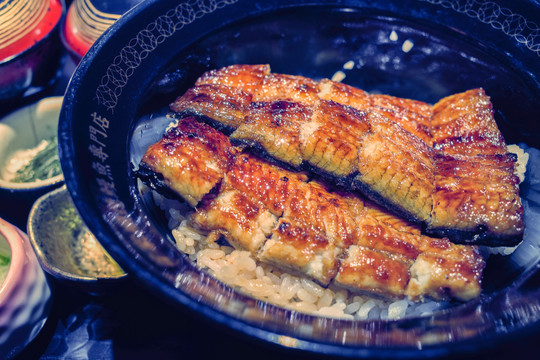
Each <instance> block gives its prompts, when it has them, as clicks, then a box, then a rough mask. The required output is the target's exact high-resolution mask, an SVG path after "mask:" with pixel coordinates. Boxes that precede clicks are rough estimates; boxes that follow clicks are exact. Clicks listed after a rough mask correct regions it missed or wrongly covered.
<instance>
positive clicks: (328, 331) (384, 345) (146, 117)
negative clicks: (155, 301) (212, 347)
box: [59, 0, 540, 358]
mask: <svg viewBox="0 0 540 360" xmlns="http://www.w3.org/2000/svg"><path fill="white" fill-rule="evenodd" d="M539 10H540V9H539V8H538V6H537V5H535V4H533V3H527V2H523V3H519V4H516V3H514V2H510V1H500V2H497V3H495V2H489V1H486V2H476V1H465V0H463V1H460V0H453V1H436V0H424V1H422V0H407V1H361V0H356V1H353V0H342V1H325V2H314V1H299V0H296V1H293V0H281V1H248V0H239V1H234V0H221V1H220V0H216V1H189V2H185V3H178V2H177V1H175V0H161V1H158V0H154V1H147V2H145V3H143V4H141V5H139V6H137V7H135V8H134V9H132V10H131V11H129V12H128V13H127V14H126V15H125V16H123V17H122V18H121V19H119V20H118V21H117V22H116V23H115V24H114V25H113V26H112V27H111V28H110V29H109V30H108V31H107V32H105V34H104V35H103V36H102V37H101V38H100V39H98V41H97V42H96V43H95V44H94V46H93V47H92V48H91V49H90V50H89V52H88V53H87V54H86V56H85V57H84V58H83V59H82V61H81V63H80V65H79V67H78V69H77V70H76V72H75V74H74V76H73V78H72V80H71V82H70V85H69V88H68V90H67V93H66V96H65V101H64V106H63V109H62V114H61V120H60V129H59V142H60V155H61V162H62V168H63V171H64V176H65V181H66V184H67V187H68V190H69V191H70V192H71V194H72V196H73V199H74V202H75V204H76V206H77V208H78V210H79V212H80V214H81V216H82V217H83V219H84V221H85V222H86V223H87V225H88V227H89V228H90V229H91V230H92V232H93V233H94V234H95V235H96V236H97V237H98V238H99V240H100V242H101V243H102V244H103V246H104V247H105V248H106V249H107V251H108V252H109V253H110V254H111V255H112V256H113V257H114V258H115V259H116V260H117V261H118V263H119V264H120V265H121V266H122V267H123V268H124V269H125V270H126V271H127V272H129V273H130V274H132V275H133V277H135V278H137V279H138V280H139V281H140V283H141V284H144V285H145V286H146V287H148V288H149V289H150V290H151V291H153V292H155V293H157V294H159V295H161V296H162V297H164V298H165V299H167V300H169V301H171V302H173V303H176V304H178V305H179V306H180V307H181V308H184V309H186V308H187V309H190V310H192V311H195V312H198V313H200V314H201V315H202V316H203V317H206V318H210V319H213V320H214V321H216V322H219V323H222V324H224V325H225V326H227V327H229V328H231V329H235V330H238V331H239V332H241V333H244V334H245V335H247V336H249V337H253V338H257V339H261V340H264V341H266V342H269V343H273V344H278V345H284V346H290V347H294V348H297V349H301V350H305V351H307V352H314V353H323V354H335V355H341V356H351V357H352V356H359V357H361V356H372V357H414V358H417V357H430V356H437V355H443V354H455V353H464V352H471V351H479V350H482V349H485V348H487V347H489V346H492V345H493V344H498V343H500V342H502V341H505V340H509V339H512V336H517V335H518V334H522V333H523V332H526V331H533V330H538V326H539V325H540V283H539V279H540V278H539V275H540V274H537V273H536V272H535V269H536V265H537V264H538V261H539V259H540V250H539V245H538V243H540V237H539V235H538V232H536V229H535V228H534V226H532V227H530V228H529V230H528V231H529V238H530V241H529V242H528V243H527V244H524V245H526V246H525V247H524V248H523V249H524V250H522V251H519V252H518V251H516V253H515V254H514V255H512V256H508V257H501V256H494V257H491V258H490V259H489V261H488V265H487V268H486V274H485V278H484V294H483V295H482V297H481V298H479V299H477V300H474V301H471V302H469V303H466V304H462V305H459V306H455V307H452V308H451V309H449V310H444V311H440V312H437V313H435V314H434V315H433V316H428V317H423V318H412V319H404V320H398V321H383V320H376V321H346V320H336V319H328V318H319V317H315V316H309V315H302V314H299V313H295V312H293V311H289V310H285V309H282V308H279V307H276V306H273V305H269V304H267V303H264V302H260V301H257V300H255V299H253V298H250V297H247V296H243V295H241V294H239V293H238V292H236V291H234V290H232V289H231V288H230V287H228V286H226V285H224V284H223V283H221V282H219V281H217V280H215V279H214V278H212V277H210V276H209V275H207V273H206V272H204V271H200V270H199V269H197V268H196V266H194V265H193V264H192V263H191V262H190V261H189V260H188V259H187V257H186V256H184V255H182V254H181V253H180V252H179V251H178V250H177V249H176V247H175V245H174V242H173V240H172V236H171V234H170V232H169V231H168V230H167V226H166V224H165V223H164V222H163V221H162V220H161V217H160V216H159V215H160V214H159V212H158V211H157V210H156V208H155V206H153V205H152V203H151V202H150V201H147V199H146V197H144V196H142V195H141V192H140V189H139V188H138V185H137V181H136V179H135V177H134V175H133V171H132V164H134V163H137V162H138V161H139V159H140V157H141V151H142V150H144V148H145V146H146V145H148V144H149V143H151V142H153V141H155V140H157V139H158V138H159V137H160V135H161V133H162V132H163V130H164V128H165V126H166V125H167V123H168V120H167V119H165V118H164V117H163V116H162V115H163V113H164V112H166V109H167V105H168V104H169V103H170V102H171V101H172V100H174V99H175V97H176V96H178V95H179V94H181V93H183V91H185V90H186V89H188V88H189V87H191V86H192V85H193V82H194V80H195V79H196V78H197V77H198V76H199V75H201V74H202V73H203V72H204V71H206V70H209V69H213V68H219V67H222V66H225V65H230V64H235V63H269V64H270V65H271V67H272V70H273V71H274V72H281V73H289V74H299V75H305V76H309V77H314V78H323V77H332V75H333V74H334V73H335V72H336V71H338V70H341V71H343V72H344V74H345V75H346V77H345V79H344V80H343V81H344V82H346V83H348V84H351V85H355V86H358V87H360V88H362V89H365V90H367V91H378V92H382V93H388V94H391V95H396V96H403V97H408V98H414V99H418V100H423V101H427V102H435V101H436V100H438V99H440V98H441V97H443V96H446V95H449V94H452V93H456V92H460V91H464V90H467V89H471V88H475V87H483V88H484V89H485V91H486V92H487V94H489V95H490V96H491V99H492V102H493V104H494V107H495V109H496V119H497V121H498V124H499V126H500V129H501V130H502V132H503V133H504V135H505V137H506V140H507V142H508V143H524V144H527V145H528V146H530V147H537V148H538V147H540V137H538V136H537V134H538V133H539V132H540V122H538V121H537V120H538V119H537V118H535V116H534V115H533V114H535V111H536V109H538V106H539V105H540V85H539V79H538V78H537V76H538V75H539V74H540V62H539V59H540V46H539V44H540V33H539V31H538V29H539V27H538V22H537V21H538V19H539V14H540V12H539ZM535 21H536V22H535ZM393 32H394V33H395V34H392V33H393ZM396 38H397V39H396ZM405 43H406V44H405ZM411 44H412V47H411ZM349 61H353V62H354V64H355V65H354V67H353V68H352V69H351V70H346V69H343V65H344V64H345V63H347V62H349ZM530 165H532V166H530V169H529V170H530V171H534V166H537V165H538V158H536V159H533V160H532V163H531V164H530ZM523 190H524V194H525V195H524V196H531V197H532V198H534V196H536V194H538V193H537V192H535V191H536V190H534V189H532V190H531V188H530V187H527V186H524V189H523ZM536 199H538V197H536ZM538 204H539V203H538V200H536V201H535V200H531V201H529V202H528V205H527V214H529V215H527V216H532V215H530V214H533V215H534V214H536V212H535V211H537V209H538ZM525 255H526V256H525Z"/></svg>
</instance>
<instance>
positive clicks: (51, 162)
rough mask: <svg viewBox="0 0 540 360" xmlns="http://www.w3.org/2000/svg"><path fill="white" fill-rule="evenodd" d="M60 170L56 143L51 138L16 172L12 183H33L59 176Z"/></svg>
mask: <svg viewBox="0 0 540 360" xmlns="http://www.w3.org/2000/svg"><path fill="white" fill-rule="evenodd" d="M61 173H62V169H61V167H60V160H59V158H58V141H57V139H56V136H55V137H53V138H51V139H50V140H49V141H48V142H47V145H46V146H45V148H44V149H43V150H41V151H40V152H38V153H37V154H36V156H34V157H33V158H32V159H31V160H30V161H29V162H28V163H27V164H26V165H24V166H23V167H21V168H20V169H19V170H17V173H16V174H15V178H14V179H13V180H12V181H14V182H33V181H38V180H45V179H49V178H52V177H54V176H56V175H60V174H61Z"/></svg>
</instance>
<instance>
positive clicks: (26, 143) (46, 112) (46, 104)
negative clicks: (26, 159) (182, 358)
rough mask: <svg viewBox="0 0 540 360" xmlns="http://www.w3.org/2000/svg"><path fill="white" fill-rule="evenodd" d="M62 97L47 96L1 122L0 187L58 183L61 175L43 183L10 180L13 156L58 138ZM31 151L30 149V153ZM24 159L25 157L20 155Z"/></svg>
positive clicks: (32, 186) (20, 187)
mask: <svg viewBox="0 0 540 360" xmlns="http://www.w3.org/2000/svg"><path fill="white" fill-rule="evenodd" d="M62 101H63V97H61V96H58V97H50V98H46V99H44V100H41V101H39V102H37V103H35V104H32V105H29V106H26V107H24V108H22V109H19V110H16V111H14V112H13V113H11V114H9V115H7V116H6V117H5V118H3V119H2V121H0V139H1V141H0V169H1V175H2V176H1V177H0V187H4V188H11V189H28V188H34V187H40V186H46V185H48V184H53V183H57V182H59V181H61V180H62V179H63V176H62V175H57V176H54V177H53V178H49V179H46V180H40V181H33V182H28V183H19V182H14V181H11V178H12V174H13V172H14V170H13V169H14V165H13V162H15V163H17V161H16V160H14V157H16V156H17V155H19V156H21V154H23V153H24V152H28V151H29V149H34V148H36V147H37V146H38V145H40V143H41V142H42V141H43V140H50V139H52V138H54V137H55V136H56V135H57V132H58V118H59V114H60V109H61V107H62ZM30 151H31V150H30ZM23 156H24V155H23Z"/></svg>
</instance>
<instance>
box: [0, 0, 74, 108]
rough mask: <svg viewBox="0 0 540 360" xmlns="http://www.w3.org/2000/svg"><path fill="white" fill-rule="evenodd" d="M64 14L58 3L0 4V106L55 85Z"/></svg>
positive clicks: (24, 0) (23, 0) (1, 0)
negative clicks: (59, 31)
mask: <svg viewBox="0 0 540 360" xmlns="http://www.w3.org/2000/svg"><path fill="white" fill-rule="evenodd" d="M63 11H64V5H63V2H61V1H60V0H11V1H10V0H0V29H1V30H0V104H3V103H6V104H7V103H8V101H12V100H13V99H16V98H24V97H27V96H30V95H32V94H35V93H37V92H39V91H41V90H43V89H45V88H46V87H47V86H49V85H51V84H52V83H53V82H54V79H55V77H56V70H57V68H58V66H59V63H60V57H61V50H62V47H61V43H60V41H59V37H58V28H59V25H60V23H61V21H60V20H61V18H62V14H63Z"/></svg>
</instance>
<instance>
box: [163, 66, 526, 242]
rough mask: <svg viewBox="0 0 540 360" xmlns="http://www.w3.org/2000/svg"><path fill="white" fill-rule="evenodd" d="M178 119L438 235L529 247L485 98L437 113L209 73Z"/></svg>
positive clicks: (343, 92)
mask: <svg viewBox="0 0 540 360" xmlns="http://www.w3.org/2000/svg"><path fill="white" fill-rule="evenodd" d="M171 110H172V111H174V112H176V113H178V114H180V115H181V116H188V115H196V116H197V117H199V118H200V119H202V120H204V121H206V122H208V123H209V124H211V125H213V126H215V127H216V128H218V129H219V130H221V131H223V132H224V133H225V134H227V135H229V137H230V139H231V141H232V142H233V143H235V144H245V145H248V146H250V147H253V148H255V149H257V150H259V151H261V153H264V154H265V156H269V157H272V158H274V159H276V160H277V161H280V162H282V163H286V164H288V165H289V166H292V167H293V168H296V169H303V170H308V171H311V172H315V173H317V174H319V175H322V176H324V177H325V178H326V179H327V180H330V181H333V182H334V183H337V184H340V185H342V186H343V187H344V188H346V189H348V190H353V191H360V192H362V193H363V194H364V195H366V196H368V197H369V198H370V199H372V200H373V201H375V202H377V203H379V204H380V205H382V206H384V207H386V208H387V209H389V210H390V211H393V212H394V213H396V214H398V215H400V216H402V217H404V218H406V219H407V220H408V221H411V222H417V223H420V224H423V227H424V230H425V231H426V233H428V234H431V235H436V236H447V237H449V238H450V239H451V240H452V241H454V242H456V243H466V244H482V245H487V246H513V245H516V244H517V243H519V242H520V241H521V239H522V235H523V230H524V225H523V206H522V204H521V199H520V197H519V180H518V178H517V176H516V175H515V174H514V168H515V162H516V158H515V156H514V155H512V154H509V153H508V152H507V150H506V144H505V143H504V139H503V137H502V135H501V133H500V131H499V129H498V128H497V125H496V123H495V120H494V117H493V109H492V104H491V102H490V99H489V97H488V96H487V95H486V94H485V92H484V91H483V90H482V89H473V90H469V91H466V92H463V93H460V94H455V95H452V96H449V97H447V98H444V99H441V100H440V101H439V102H437V103H436V104H435V105H433V106H431V105H429V104H426V103H423V102H420V101H416V100H411V99H402V98H397V97H392V96H389V95H370V94H368V93H366V92H365V91H363V90H361V89H357V88H354V87H352V86H349V85H346V84H342V83H337V82H333V81H331V80H328V79H323V80H321V81H315V80H313V79H309V78H306V77H302V76H294V75H285V74H274V73H271V72H270V68H269V66H268V65H232V66H229V67H226V68H222V69H217V70H211V71H209V72H207V73H205V74H203V75H202V76H201V77H200V78H199V79H198V80H197V82H196V83H195V86H194V87H193V88H191V89H189V90H188V91H187V92H186V93H185V94H184V95H182V96H180V97H179V98H178V99H177V100H176V101H175V102H174V103H173V104H171Z"/></svg>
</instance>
